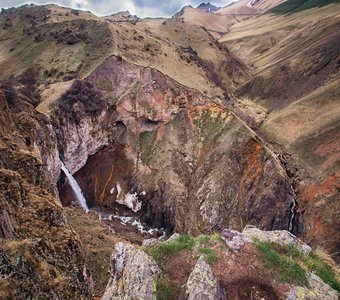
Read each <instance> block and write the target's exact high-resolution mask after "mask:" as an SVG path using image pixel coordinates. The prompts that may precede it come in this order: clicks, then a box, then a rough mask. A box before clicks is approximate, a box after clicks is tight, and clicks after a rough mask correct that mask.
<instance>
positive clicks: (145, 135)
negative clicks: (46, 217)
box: [55, 57, 294, 233]
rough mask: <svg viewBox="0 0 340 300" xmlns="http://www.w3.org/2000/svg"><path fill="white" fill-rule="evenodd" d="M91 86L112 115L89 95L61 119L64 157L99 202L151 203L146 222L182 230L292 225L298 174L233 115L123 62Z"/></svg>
mask: <svg viewBox="0 0 340 300" xmlns="http://www.w3.org/2000/svg"><path fill="white" fill-rule="evenodd" d="M86 80H87V81H88V82H90V83H91V87H92V88H95V89H97V90H99V91H100V97H99V98H98V99H100V100H98V101H100V103H102V105H100V106H98V107H101V108H102V109H100V110H98V111H96V112H95V113H94V112H93V111H89V110H88V109H87V108H88V106H87V105H86V103H83V102H82V101H84V100H83V99H80V100H79V101H75V102H74V103H73V106H72V107H71V108H70V107H66V108H67V110H66V108H64V107H63V105H62V101H61V103H60V104H59V107H58V108H57V109H56V110H55V116H56V119H57V122H59V123H57V124H59V125H57V137H58V145H59V149H60V153H61V156H62V157H63V159H64V161H65V164H66V165H67V166H68V168H69V169H70V170H71V172H72V173H75V177H76V179H77V181H78V182H79V184H80V186H81V187H82V189H83V191H84V193H85V196H86V198H87V199H88V203H89V205H90V206H98V205H99V206H108V207H112V205H113V203H114V202H115V201H119V202H121V203H124V202H125V203H126V204H128V202H131V201H132V202H134V203H130V204H128V205H130V206H131V208H133V209H135V210H137V209H136V205H138V204H139V203H140V202H141V203H142V212H141V215H142V217H143V219H144V220H145V221H147V222H148V223H149V224H152V225H154V226H159V227H166V228H168V229H169V230H176V231H180V232H194V233H198V232H202V231H209V232H211V231H213V230H216V229H220V228H222V227H224V226H231V227H234V228H239V229H241V228H242V227H243V226H244V225H245V224H247V223H252V224H254V225H256V226H259V227H260V228H263V229H268V230H269V229H288V227H289V220H290V217H291V210H290V209H291V205H292V199H293V194H294V192H293V190H292V187H291V185H290V180H289V178H288V177H287V176H286V174H285V172H284V170H283V169H282V167H281V166H280V164H278V163H277V161H276V160H275V159H274V157H273V156H272V154H271V153H270V152H269V151H268V150H266V149H265V148H264V147H263V146H262V145H261V143H259V142H258V141H256V138H255V137H253V136H252V134H251V132H250V131H249V130H248V129H247V128H246V127H245V126H244V125H243V124H242V123H241V122H240V121H239V120H238V119H237V118H236V117H234V115H233V114H231V113H230V112H229V111H228V110H226V109H225V108H222V107H221V106H220V105H218V104H215V103H214V102H211V100H210V99H208V98H207V97H205V96H204V95H202V94H200V93H199V92H197V91H195V90H192V89H188V88H186V87H184V86H182V85H180V84H179V83H177V82H175V81H174V80H172V79H170V78H169V77H167V76H165V75H163V74H162V73H160V72H158V71H156V70H154V69H151V68H144V67H139V66H136V65H133V64H131V63H127V62H125V61H124V60H122V59H120V58H117V57H110V58H108V59H107V60H106V61H105V62H104V63H103V64H102V65H101V66H99V67H98V68H97V69H96V70H95V71H94V72H93V73H92V74H91V75H90V76H89V77H88V78H87V79H86ZM71 90H72V88H71ZM70 112H71V113H70ZM98 149H101V150H99V151H97V153H96V154H94V152H95V151H96V150H98ZM92 154H94V155H92ZM91 155H92V156H91ZM87 160H88V163H87V164H86V165H85V162H86V161H87ZM76 171H78V172H76ZM59 185H60V186H62V183H59ZM61 194H62V198H63V200H64V201H65V203H70V197H69V198H68V200H67V196H66V195H67V194H68V193H67V191H65V190H64V189H63V188H61ZM71 198H72V197H71ZM134 205H135V207H134Z"/></svg>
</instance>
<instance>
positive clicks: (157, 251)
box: [144, 235, 195, 268]
mask: <svg viewBox="0 0 340 300" xmlns="http://www.w3.org/2000/svg"><path fill="white" fill-rule="evenodd" d="M194 246H195V239H194V238H192V237H190V236H189V235H181V236H180V237H179V238H177V239H175V240H172V241H169V242H163V243H157V244H155V245H152V246H150V247H146V248H145V249H144V250H145V252H146V253H148V254H149V255H151V256H152V257H153V258H154V260H155V261H156V262H157V264H158V265H159V266H160V267H161V268H163V267H164V261H165V258H166V256H168V255H175V254H177V253H179V252H181V251H183V250H187V251H190V252H191V251H192V249H193V247H194Z"/></svg>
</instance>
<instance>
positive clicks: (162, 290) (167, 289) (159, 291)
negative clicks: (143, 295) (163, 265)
mask: <svg viewBox="0 0 340 300" xmlns="http://www.w3.org/2000/svg"><path fill="white" fill-rule="evenodd" d="M178 291H179V287H178V286H174V285H173V284H171V283H170V281H169V279H168V278H167V277H166V276H165V275H162V276H161V277H160V278H159V279H158V280H157V282H156V297H157V300H172V299H175V295H176V294H177V293H178Z"/></svg>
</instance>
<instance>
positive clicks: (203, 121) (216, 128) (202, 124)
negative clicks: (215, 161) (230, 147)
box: [194, 110, 226, 141]
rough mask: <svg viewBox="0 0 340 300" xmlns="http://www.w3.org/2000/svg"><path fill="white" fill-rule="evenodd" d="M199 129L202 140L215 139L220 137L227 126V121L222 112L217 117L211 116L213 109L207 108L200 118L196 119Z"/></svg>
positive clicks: (195, 122)
mask: <svg viewBox="0 0 340 300" xmlns="http://www.w3.org/2000/svg"><path fill="white" fill-rule="evenodd" d="M194 124H195V125H196V126H197V127H198V129H199V135H200V137H201V139H202V141H213V140H215V139H217V138H218V137H219V135H220V134H221V133H222V131H223V129H224V128H225V127H226V121H225V119H223V118H222V116H221V114H218V115H217V117H212V116H211V111H210V110H206V111H204V112H203V113H202V116H201V117H200V118H199V119H196V120H195V121H194Z"/></svg>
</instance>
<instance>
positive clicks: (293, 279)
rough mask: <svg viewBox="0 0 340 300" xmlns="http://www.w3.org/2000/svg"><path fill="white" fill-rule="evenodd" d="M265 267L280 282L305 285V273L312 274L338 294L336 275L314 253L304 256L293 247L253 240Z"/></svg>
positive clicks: (339, 284)
mask: <svg viewBox="0 0 340 300" xmlns="http://www.w3.org/2000/svg"><path fill="white" fill-rule="evenodd" d="M254 243H255V245H256V248H257V250H258V251H259V252H260V254H261V257H262V259H263V261H264V263H265V265H266V266H267V267H268V268H269V269H271V270H272V273H273V275H274V276H275V277H276V278H277V279H279V280H282V281H285V282H289V283H296V284H300V285H306V284H307V279H306V273H307V271H308V272H313V273H315V274H316V275H318V276H319V277H320V278H321V279H322V280H323V281H324V282H326V283H327V284H328V285H329V286H331V287H332V288H333V289H335V290H337V291H338V292H340V283H339V280H338V275H337V273H336V271H335V270H334V268H333V267H332V265H331V264H330V263H329V262H328V261H327V260H326V259H325V258H323V257H321V256H320V255H319V254H318V253H317V252H316V251H313V252H312V253H310V255H304V254H303V253H302V252H301V251H299V250H298V249H297V248H296V246H295V245H286V246H283V245H279V244H276V243H263V242H260V241H258V240H256V239H254Z"/></svg>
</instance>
